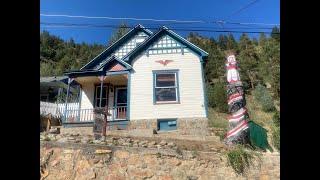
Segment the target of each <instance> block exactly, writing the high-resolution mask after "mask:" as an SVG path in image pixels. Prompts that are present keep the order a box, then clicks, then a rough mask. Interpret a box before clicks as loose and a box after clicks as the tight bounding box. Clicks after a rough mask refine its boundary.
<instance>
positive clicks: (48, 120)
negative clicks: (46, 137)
mask: <svg viewBox="0 0 320 180" xmlns="http://www.w3.org/2000/svg"><path fill="white" fill-rule="evenodd" d="M51 119H52V115H51V114H49V115H48V116H47V129H46V130H47V132H49V130H50V126H51Z"/></svg>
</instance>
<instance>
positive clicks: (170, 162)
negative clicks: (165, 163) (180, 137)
mask: <svg viewBox="0 0 320 180" xmlns="http://www.w3.org/2000/svg"><path fill="white" fill-rule="evenodd" d="M169 164H170V165H171V166H180V165H181V161H180V160H178V159H175V158H174V159H170V160H169Z"/></svg>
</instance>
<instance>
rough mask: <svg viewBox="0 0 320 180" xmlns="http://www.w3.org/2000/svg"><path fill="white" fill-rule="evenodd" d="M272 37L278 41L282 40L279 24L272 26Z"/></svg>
mask: <svg viewBox="0 0 320 180" xmlns="http://www.w3.org/2000/svg"><path fill="white" fill-rule="evenodd" d="M271 37H272V38H273V39H275V40H277V41H280V29H279V28H278V27H277V26H275V27H274V28H272V31H271Z"/></svg>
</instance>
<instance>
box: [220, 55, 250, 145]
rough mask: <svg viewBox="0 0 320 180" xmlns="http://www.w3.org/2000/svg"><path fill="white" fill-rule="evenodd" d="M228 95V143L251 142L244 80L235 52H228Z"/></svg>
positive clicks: (226, 139) (226, 138) (226, 141)
mask: <svg viewBox="0 0 320 180" xmlns="http://www.w3.org/2000/svg"><path fill="white" fill-rule="evenodd" d="M226 69H227V81H228V85H227V96H228V111H229V113H230V116H228V121H229V128H228V132H227V134H226V137H225V140H224V141H225V143H226V144H227V145H232V144H246V143H249V139H250V138H249V124H248V122H249V115H248V112H247V109H246V108H245V106H246V100H245V95H244V90H243V85H242V82H241V81H240V76H239V72H238V66H237V62H236V58H235V55H234V53H232V52H227V62H226Z"/></svg>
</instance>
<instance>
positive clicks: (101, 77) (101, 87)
mask: <svg viewBox="0 0 320 180" xmlns="http://www.w3.org/2000/svg"><path fill="white" fill-rule="evenodd" d="M99 79H100V82H101V84H100V103H99V107H101V102H102V89H103V80H104V76H100V77H99Z"/></svg>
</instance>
